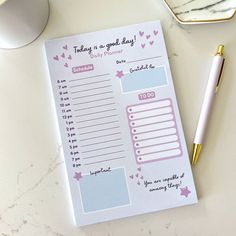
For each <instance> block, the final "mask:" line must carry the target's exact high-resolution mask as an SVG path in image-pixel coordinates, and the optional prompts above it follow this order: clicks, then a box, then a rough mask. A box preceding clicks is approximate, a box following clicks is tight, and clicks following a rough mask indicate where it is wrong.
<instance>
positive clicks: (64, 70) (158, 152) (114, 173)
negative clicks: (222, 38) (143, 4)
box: [45, 21, 197, 226]
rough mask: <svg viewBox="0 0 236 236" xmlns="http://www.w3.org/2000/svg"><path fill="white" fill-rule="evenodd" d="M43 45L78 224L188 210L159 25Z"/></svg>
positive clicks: (180, 139) (191, 199)
mask: <svg viewBox="0 0 236 236" xmlns="http://www.w3.org/2000/svg"><path fill="white" fill-rule="evenodd" d="M45 47H46V54H47V59H48V66H49V72H50V78H51V84H52V88H53V93H54V98H55V104H56V110H57V116H58V121H59V127H60V133H61V139H62V144H63V150H64V157H65V164H66V168H67V173H68V179H69V183H70V191H71V196H72V202H73V208H74V216H75V222H76V224H77V225H78V226H82V225H87V224H92V223H97V222H102V221H107V220H112V219H118V218H122V217H127V216H132V215H136V214H143V213H147V212H153V211H158V210H162V209H167V208H172V207H178V206H183V205H188V204H193V203H196V202H197V196H196V192H195V187H194V182H193V177H192V172H191V167H190V164H189V157H188V152H187V148H186V144H185V139H184V134H183V129H182V125H181V120H180V115H179V110H178V106H177V102H176V96H175V91H174V87H173V82H172V77H171V72H170V67H169V62H168V57H167V53H166V48H165V42H164V38H163V33H162V29H161V25H160V22H159V21H155V22H147V23H141V24H136V25H130V26H125V27H121V28H114V29H108V30H103V31H98V32H92V33H85V34H80V35H76V36H71V37H65V38H59V39H53V40H48V41H47V42H46V44H45Z"/></svg>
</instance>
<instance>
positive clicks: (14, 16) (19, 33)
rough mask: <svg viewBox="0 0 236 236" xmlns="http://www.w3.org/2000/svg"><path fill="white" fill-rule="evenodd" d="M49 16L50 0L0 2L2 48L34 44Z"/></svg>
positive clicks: (10, 0) (0, 39)
mask: <svg viewBox="0 0 236 236" xmlns="http://www.w3.org/2000/svg"><path fill="white" fill-rule="evenodd" d="M48 16H49V3H48V0H0V48H18V47H22V46H24V45H26V44H28V43H30V42H32V41H33V40H34V39H36V38H37V37H38V36H39V35H40V33H41V32H42V31H43V29H44V28H45V26H46V24H47V21H48Z"/></svg>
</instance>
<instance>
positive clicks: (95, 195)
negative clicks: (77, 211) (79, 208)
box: [79, 168, 130, 212]
mask: <svg viewBox="0 0 236 236" xmlns="http://www.w3.org/2000/svg"><path fill="white" fill-rule="evenodd" d="M79 185H80V192H81V198H82V204H83V209H84V212H92V211H98V210H104V209H108V208H112V207H118V206H123V205H128V204H129V203H130V200H129V194H128V188H127V183H126V178H125V173H124V169H123V168H119V169H114V170H111V171H110V172H103V173H99V174H97V175H96V176H95V175H83V177H82V178H81V179H80V181H79Z"/></svg>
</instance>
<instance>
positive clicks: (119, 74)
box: [116, 70, 124, 79]
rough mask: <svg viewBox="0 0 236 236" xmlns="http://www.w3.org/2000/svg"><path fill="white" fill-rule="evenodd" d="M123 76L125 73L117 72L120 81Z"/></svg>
mask: <svg viewBox="0 0 236 236" xmlns="http://www.w3.org/2000/svg"><path fill="white" fill-rule="evenodd" d="M123 76H124V73H123V71H122V70H118V71H117V72H116V77H118V78H119V79H120V78H121V77H123Z"/></svg>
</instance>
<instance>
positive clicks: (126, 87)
mask: <svg viewBox="0 0 236 236" xmlns="http://www.w3.org/2000/svg"><path fill="white" fill-rule="evenodd" d="M120 80H121V86H122V90H123V92H124V93H126V92H133V91H137V90H142V89H148V88H153V87H159V86H164V85H167V78H166V72H165V69H164V67H163V66H162V67H157V68H155V69H149V70H142V71H138V72H133V73H128V74H125V75H124V76H123V77H122V78H121V79H120Z"/></svg>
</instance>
